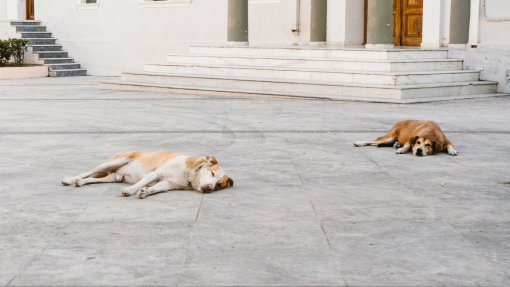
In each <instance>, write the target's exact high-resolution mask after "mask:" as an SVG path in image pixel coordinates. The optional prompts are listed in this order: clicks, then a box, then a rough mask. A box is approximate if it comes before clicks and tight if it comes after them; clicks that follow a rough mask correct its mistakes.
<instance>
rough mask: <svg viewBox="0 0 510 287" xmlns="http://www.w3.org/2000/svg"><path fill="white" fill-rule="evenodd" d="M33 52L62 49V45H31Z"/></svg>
mask: <svg viewBox="0 0 510 287" xmlns="http://www.w3.org/2000/svg"><path fill="white" fill-rule="evenodd" d="M32 50H33V51H34V52H44V51H62V46H32Z"/></svg>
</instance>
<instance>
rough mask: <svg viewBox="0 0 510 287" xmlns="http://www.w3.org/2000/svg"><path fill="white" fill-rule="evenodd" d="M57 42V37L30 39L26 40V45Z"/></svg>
mask: <svg viewBox="0 0 510 287" xmlns="http://www.w3.org/2000/svg"><path fill="white" fill-rule="evenodd" d="M56 42H57V39H44V38H41V39H30V40H28V43H27V45H29V46H31V45H54V44H55V43H56Z"/></svg>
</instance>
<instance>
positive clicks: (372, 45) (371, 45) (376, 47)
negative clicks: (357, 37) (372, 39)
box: [365, 44, 395, 49]
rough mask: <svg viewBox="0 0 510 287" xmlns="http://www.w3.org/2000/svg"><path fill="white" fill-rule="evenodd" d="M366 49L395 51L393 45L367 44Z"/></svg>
mask: <svg viewBox="0 0 510 287" xmlns="http://www.w3.org/2000/svg"><path fill="white" fill-rule="evenodd" d="M365 48H367V49H393V48H395V45H393V44H366V45H365Z"/></svg>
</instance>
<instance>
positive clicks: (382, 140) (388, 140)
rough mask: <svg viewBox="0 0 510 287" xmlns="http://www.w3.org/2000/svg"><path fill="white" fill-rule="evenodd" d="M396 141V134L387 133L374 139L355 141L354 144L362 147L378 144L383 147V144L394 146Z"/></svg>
mask: <svg viewBox="0 0 510 287" xmlns="http://www.w3.org/2000/svg"><path fill="white" fill-rule="evenodd" d="M394 143H395V137H394V136H388V135H385V136H382V137H379V138H377V139H375V140H373V141H357V142H355V143H354V146H355V147H362V146H369V145H370V146H372V145H376V146H379V147H381V146H392V145H393V144H394Z"/></svg>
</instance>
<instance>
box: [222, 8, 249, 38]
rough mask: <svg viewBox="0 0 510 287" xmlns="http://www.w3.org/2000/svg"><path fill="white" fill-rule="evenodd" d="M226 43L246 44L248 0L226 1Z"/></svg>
mask: <svg viewBox="0 0 510 287" xmlns="http://www.w3.org/2000/svg"><path fill="white" fill-rule="evenodd" d="M227 41H228V42H229V43H230V44H234V45H246V44H248V0H228V31H227Z"/></svg>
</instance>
